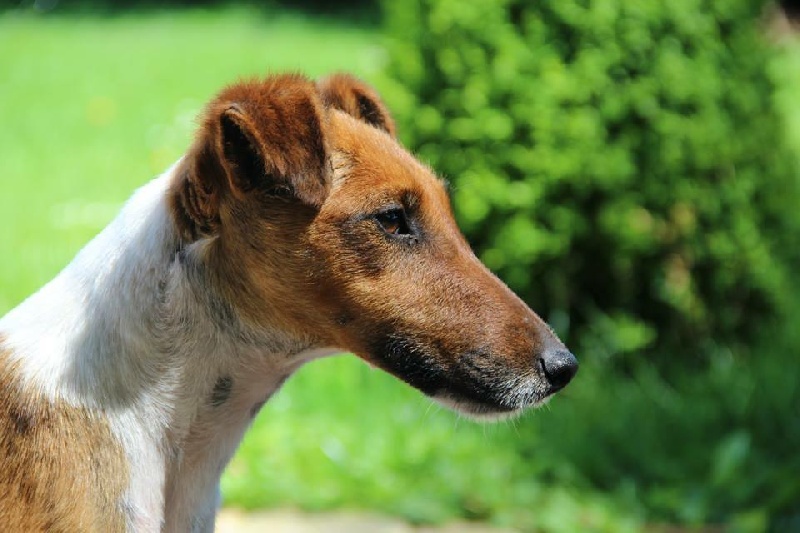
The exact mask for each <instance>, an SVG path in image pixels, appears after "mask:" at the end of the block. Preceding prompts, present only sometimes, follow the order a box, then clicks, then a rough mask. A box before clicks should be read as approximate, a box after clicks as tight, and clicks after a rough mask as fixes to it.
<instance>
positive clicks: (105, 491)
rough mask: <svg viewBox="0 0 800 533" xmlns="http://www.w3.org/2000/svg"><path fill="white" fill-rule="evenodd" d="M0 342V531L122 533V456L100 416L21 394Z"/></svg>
mask: <svg viewBox="0 0 800 533" xmlns="http://www.w3.org/2000/svg"><path fill="white" fill-rule="evenodd" d="M18 366H19V365H18V364H17V363H15V362H14V360H13V358H12V357H11V353H10V351H9V350H8V349H7V348H4V347H3V338H2V335H0V464H1V465H3V466H2V468H0V524H2V527H3V529H4V530H5V531H48V532H49V531H122V530H124V529H125V517H124V516H123V513H122V512H121V505H120V496H121V494H122V492H123V490H124V485H125V483H126V480H127V468H126V466H125V461H124V459H123V453H122V450H121V448H120V446H119V444H118V443H117V442H116V440H115V439H114V437H113V436H112V434H111V431H110V430H109V427H108V424H107V422H106V421H105V420H104V419H103V417H102V416H100V415H98V414H96V413H90V412H89V411H88V410H86V409H83V408H76V407H73V406H70V405H67V404H66V403H61V404H56V403H53V402H51V401H50V400H49V399H47V398H44V397H43V396H42V395H40V394H36V393H35V392H33V391H30V390H26V389H25V387H23V385H22V383H23V382H22V380H21V379H20V372H19V368H18Z"/></svg>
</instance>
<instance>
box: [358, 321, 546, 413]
mask: <svg viewBox="0 0 800 533" xmlns="http://www.w3.org/2000/svg"><path fill="white" fill-rule="evenodd" d="M373 348H374V349H373V350H372V356H371V357H370V359H371V360H372V362H374V363H376V364H377V365H378V366H379V367H381V368H383V369H384V370H386V371H387V372H389V373H391V374H393V375H394V376H396V377H398V378H400V379H402V380H403V381H405V382H406V383H408V384H409V385H411V386H412V387H415V388H416V389H418V390H420V391H421V392H422V393H424V394H425V395H427V396H429V397H431V398H432V399H433V400H434V401H436V402H437V403H439V404H441V405H443V406H445V407H447V408H449V409H452V410H454V411H456V412H458V413H460V414H463V415H465V416H467V417H470V418H474V419H478V420H487V421H488V420H502V419H506V418H511V417H514V416H517V415H519V414H520V413H522V412H523V411H525V410H526V409H528V408H533V407H538V406H540V405H542V404H544V403H545V402H546V401H547V400H548V399H549V398H550V396H552V395H553V394H554V393H555V392H557V391H558V390H559V389H560V387H553V386H552V385H551V384H550V383H548V381H547V379H545V377H544V375H540V374H541V372H540V368H539V367H538V366H537V365H531V368H530V369H526V370H524V371H520V370H515V369H512V368H511V367H510V366H509V365H508V364H506V363H505V362H504V361H503V360H502V359H501V358H499V357H495V356H492V355H491V353H490V352H489V351H488V350H484V349H477V350H470V351H464V352H461V353H460V355H458V356H455V357H445V356H444V355H443V354H442V353H441V350H436V349H433V348H431V347H430V345H429V344H428V343H421V342H418V341H415V340H413V339H410V338H408V337H400V336H396V335H390V336H387V337H385V339H384V340H382V341H381V342H380V343H377V345H374V346H373Z"/></svg>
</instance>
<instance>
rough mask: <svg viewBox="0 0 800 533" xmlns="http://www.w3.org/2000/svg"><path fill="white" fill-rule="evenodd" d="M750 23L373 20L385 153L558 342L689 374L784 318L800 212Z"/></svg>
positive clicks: (704, 7) (664, 15)
mask: <svg viewBox="0 0 800 533" xmlns="http://www.w3.org/2000/svg"><path fill="white" fill-rule="evenodd" d="M762 4H763V2H761V1H755V0H718V1H711V0H705V1H704V0H672V1H669V2H666V1H663V2H662V1H659V2H629V1H627V0H536V1H534V0H530V1H525V0H497V1H492V2H484V1H481V0H473V1H465V0H414V1H413V2H396V3H389V4H388V5H387V13H386V15H387V16H386V19H387V21H388V25H389V28H390V32H391V33H392V34H393V35H395V37H397V39H396V41H395V42H394V43H393V44H392V48H391V62H390V67H389V74H390V77H391V78H392V79H393V80H395V81H396V82H397V83H396V84H395V86H394V87H390V90H392V91H393V92H392V94H391V95H390V99H392V100H393V101H394V102H395V103H396V104H397V107H398V108H399V111H400V113H399V115H400V116H399V123H400V131H401V134H402V135H403V136H404V138H405V140H406V141H407V142H408V143H409V144H410V145H411V146H412V147H413V149H414V150H416V151H417V152H418V153H419V154H420V155H421V156H422V157H423V158H424V159H427V160H428V161H429V162H430V163H431V164H432V165H433V167H434V168H436V169H437V170H438V171H439V172H441V173H443V174H444V175H445V176H446V177H447V178H448V179H449V180H450V181H451V182H452V189H453V198H454V204H455V210H456V215H457V217H458V219H459V220H460V223H461V226H462V228H463V229H464V230H465V233H466V234H467V236H468V238H469V240H470V241H471V243H472V245H473V246H474V248H475V249H476V252H477V253H478V254H479V256H480V257H481V258H482V260H483V261H484V262H485V263H486V264H487V265H488V266H489V267H490V268H491V269H493V270H494V271H495V272H497V273H498V274H499V275H500V276H501V277H502V278H503V279H504V280H505V281H506V282H507V283H508V284H509V285H510V286H511V287H512V288H513V289H514V290H515V291H517V292H518V293H519V294H520V295H522V296H523V297H524V298H525V299H526V300H527V301H528V303H529V304H531V306H532V307H533V308H534V309H536V310H537V311H539V312H540V314H542V315H543V316H544V317H545V318H546V319H547V320H549V321H550V322H551V324H553V325H554V327H556V329H557V330H558V331H559V332H560V333H561V334H562V335H566V336H567V337H568V340H570V341H571V342H573V343H580V339H584V342H582V343H580V344H587V342H588V341H586V339H591V341H592V343H594V344H593V346H592V348H594V349H597V348H598V344H597V343H598V342H599V344H600V350H599V351H600V352H603V351H604V352H606V353H626V352H627V353H632V352H633V351H634V350H640V349H641V348H643V347H645V346H648V345H653V343H654V342H657V343H658V345H659V346H661V347H671V348H680V349H679V350H678V349H675V350H673V352H674V355H671V356H670V358H673V357H675V356H677V357H684V358H691V357H692V356H693V355H694V354H695V353H697V352H698V348H699V347H700V346H701V345H702V343H703V342H704V339H708V338H715V339H717V340H723V341H726V340H731V339H746V338H748V336H749V335H750V334H751V333H752V332H753V331H755V330H756V329H757V328H758V327H759V325H760V323H761V322H760V319H761V318H763V317H767V316H772V315H774V314H776V313H778V312H780V310H781V309H782V308H783V303H784V302H783V299H784V294H785V293H786V290H785V286H786V283H787V279H788V274H789V266H790V265H792V264H797V263H796V261H797V256H796V255H792V254H795V253H796V252H797V250H800V246H798V241H797V236H798V231H797V229H798V228H797V226H798V224H797V221H796V217H794V211H795V210H796V206H797V205H799V203H798V200H800V193H798V186H797V180H796V176H795V175H794V174H793V173H792V172H791V168H792V164H793V161H791V160H790V157H789V155H788V151H787V150H786V148H785V144H784V140H783V139H784V135H783V131H782V125H781V123H780V121H779V117H778V114H777V113H776V110H775V106H774V103H773V100H772V92H773V82H772V80H771V79H770V77H769V76H768V73H767V63H768V60H769V58H770V54H771V50H770V48H769V46H768V44H767V43H766V42H765V40H764V38H763V35H762V34H761V30H762V28H761V26H760V25H759V16H760V13H761V11H762V7H763V6H762ZM793 261H794V262H795V263H793ZM598 340H599V341H598ZM603 343H605V344H606V346H605V348H603V346H602V345H603ZM661 353H667V352H665V351H664V350H662V351H661Z"/></svg>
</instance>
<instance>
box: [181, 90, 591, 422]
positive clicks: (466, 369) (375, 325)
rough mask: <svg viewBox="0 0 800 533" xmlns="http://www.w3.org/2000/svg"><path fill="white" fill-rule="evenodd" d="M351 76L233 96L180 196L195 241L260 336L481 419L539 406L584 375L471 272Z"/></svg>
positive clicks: (455, 237) (221, 102)
mask: <svg viewBox="0 0 800 533" xmlns="http://www.w3.org/2000/svg"><path fill="white" fill-rule="evenodd" d="M394 132H395V127H394V123H393V121H392V118H391V116H390V114H389V112H388V111H387V109H386V107H385V106H384V104H383V103H382V102H381V100H380V99H379V97H378V96H377V95H376V94H375V92H374V91H373V90H372V89H370V88H369V87H368V86H366V85H365V84H363V83H361V82H359V81H358V80H355V79H353V78H351V77H349V76H347V75H335V76H332V77H330V78H328V79H326V80H323V81H321V82H319V83H316V84H315V83H313V82H311V81H309V80H307V79H306V78H304V77H302V76H297V75H285V76H275V77H271V78H268V79H266V80H264V81H258V82H246V83H240V84H236V85H233V86H231V87H229V88H228V89H226V90H224V91H223V92H222V93H221V94H220V95H219V96H218V97H217V98H216V99H215V100H214V101H213V102H212V103H211V104H210V105H209V106H208V108H207V111H206V114H205V118H204V123H203V126H202V128H201V131H200V134H199V136H198V139H197V141H196V143H195V145H194V147H193V148H192V150H191V151H190V152H189V155H188V156H187V158H186V159H185V161H184V167H183V170H182V172H181V174H180V178H179V179H178V180H176V181H175V183H173V193H172V196H171V197H172V201H173V212H174V214H175V218H176V222H177V225H178V228H179V229H180V231H181V232H182V234H183V238H184V239H185V240H187V241H193V240H198V239H207V240H208V241H209V243H210V246H208V247H206V249H207V250H209V252H208V253H209V260H213V261H216V262H217V265H216V266H215V270H217V271H219V272H220V279H221V280H222V281H223V283H222V286H223V287H224V290H225V291H226V292H227V296H228V300H229V301H230V302H232V303H233V305H235V306H236V308H237V311H238V312H239V313H240V314H241V315H242V316H243V317H245V319H246V320H248V321H249V322H251V323H252V324H254V325H255V326H256V327H270V328H280V329H281V330H282V331H286V332H291V333H292V334H295V335H298V336H301V337H305V338H313V339H314V342H316V343H318V344H319V345H325V346H335V347H338V348H342V349H343V350H347V351H351V352H353V353H355V354H357V355H358V356H360V357H362V358H364V359H365V360H367V361H369V362H370V363H372V364H374V365H376V366H378V367H381V368H383V369H385V370H387V371H388V372H390V373H392V374H394V375H395V376H397V377H399V378H400V379H402V380H404V381H406V382H408V383H409V384H411V385H412V386H414V387H416V388H417V389H419V390H421V391H422V392H424V393H425V394H427V395H429V396H431V397H433V398H435V399H437V400H439V401H441V402H442V403H444V404H446V405H448V406H450V407H453V408H456V409H457V410H460V411H462V412H464V413H467V414H471V415H475V416H481V415H483V416H487V417H491V416H498V415H503V414H509V413H514V412H517V411H520V410H521V409H523V408H525V407H528V406H531V405H535V404H537V403H540V402H541V401H543V400H544V399H546V398H547V397H548V396H550V395H551V394H552V393H554V392H556V391H558V390H559V389H561V388H563V387H564V386H565V385H566V384H567V383H568V382H569V381H570V380H571V379H572V377H573V376H574V375H575V372H576V371H577V366H578V365H577V361H576V360H575V358H574V357H573V355H572V354H571V353H570V352H569V351H568V350H567V349H566V348H565V347H564V345H563V344H562V343H561V342H560V341H559V340H558V338H557V337H556V335H555V334H554V333H553V332H552V330H551V329H550V328H549V327H548V326H547V325H546V324H545V323H544V322H543V321H542V320H541V319H540V318H539V317H538V316H537V315H536V314H535V313H534V312H533V311H531V310H530V309H529V308H528V307H527V306H526V305H525V304H524V303H523V302H522V301H521V300H520V299H519V298H517V297H516V296H515V295H514V294H513V293H512V292H511V291H510V290H509V289H508V288H507V287H506V286H505V285H504V284H503V283H502V282H501V281H500V280H499V279H497V278H496V277H495V276H493V275H492V274H491V272H489V271H488V270H487V269H486V268H485V267H484V266H483V265H482V264H481V263H480V261H479V260H478V259H477V258H476V257H475V255H474V254H473V253H472V251H471V250H470V247H469V245H468V244H467V242H466V241H465V240H464V238H463V236H462V235H461V233H460V232H459V230H458V228H457V227H456V224H455V222H454V220H453V215H452V212H451V210H450V202H449V198H448V194H447V192H446V189H445V187H444V186H443V184H442V182H441V181H440V180H439V179H437V178H436V176H435V175H434V174H433V172H432V171H431V170H430V169H429V168H427V167H426V166H425V165H423V164H422V163H420V162H419V161H417V160H416V159H415V158H414V157H413V156H412V155H411V154H410V153H408V152H407V151H406V150H404V149H403V147H402V146H400V144H399V143H398V142H397V140H396V139H395V137H394Z"/></svg>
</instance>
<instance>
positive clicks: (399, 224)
mask: <svg viewBox="0 0 800 533" xmlns="http://www.w3.org/2000/svg"><path fill="white" fill-rule="evenodd" d="M375 220H377V221H378V224H380V225H381V228H382V229H383V231H385V232H386V233H388V234H389V235H409V234H410V233H411V230H410V229H409V227H408V221H407V220H406V214H405V212H404V211H403V210H402V209H391V210H389V211H384V212H383V213H378V214H376V215H375Z"/></svg>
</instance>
